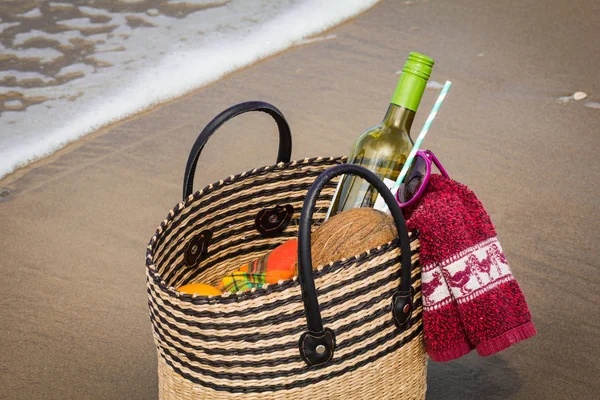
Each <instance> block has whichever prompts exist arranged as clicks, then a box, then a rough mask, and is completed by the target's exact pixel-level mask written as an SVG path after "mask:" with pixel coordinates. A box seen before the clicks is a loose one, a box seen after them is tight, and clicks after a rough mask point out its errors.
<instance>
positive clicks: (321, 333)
mask: <svg viewBox="0 0 600 400" xmlns="http://www.w3.org/2000/svg"><path fill="white" fill-rule="evenodd" d="M343 174H348V175H357V176H359V177H361V178H363V179H365V180H366V181H367V182H369V183H370V184H371V185H373V186H374V187H375V189H377V191H378V192H379V193H380V194H381V196H382V197H383V199H384V200H385V202H386V204H387V206H388V208H389V210H390V212H391V214H392V217H393V218H394V223H395V224H396V230H397V231H398V236H399V238H400V250H401V257H400V260H401V266H400V268H401V270H400V287H399V288H398V290H397V291H396V293H395V295H394V297H393V299H392V313H393V320H394V322H395V323H396V325H397V326H398V327H399V328H400V329H402V328H403V327H404V326H406V323H408V321H409V320H410V318H407V317H406V316H407V315H410V314H411V313H412V304H413V302H412V290H411V280H410V275H411V254H410V240H409V237H408V231H407V229H406V223H405V221H404V217H403V215H402V211H401V210H400V207H399V206H398V203H397V202H396V199H395V198H394V195H393V194H392V193H391V192H390V190H389V189H388V188H387V186H386V185H385V184H384V183H383V181H382V180H381V179H379V178H378V177H377V175H375V174H374V173H373V172H371V171H369V170H368V169H366V168H363V167H361V166H358V165H353V164H343V165H337V166H334V167H331V168H329V169H327V170H326V171H324V172H322V173H321V174H320V175H319V176H318V178H317V179H316V180H315V182H314V183H313V184H312V186H311V188H310V190H309V191H308V194H307V195H306V198H305V199H304V205H303V207H302V212H301V214H300V224H299V232H298V279H299V281H300V287H301V289H302V301H303V302H304V310H305V313H306V327H307V332H305V333H304V334H303V336H302V338H301V342H300V343H301V356H302V358H303V359H304V360H305V361H306V362H307V364H308V365H311V364H313V365H314V364H317V363H318V362H319V361H320V362H322V361H323V360H324V359H327V360H330V359H331V357H332V356H333V351H334V348H333V347H331V346H328V345H326V343H321V345H322V347H320V348H319V349H318V350H321V352H320V353H319V352H318V351H317V349H306V348H302V346H305V345H307V344H309V343H310V341H307V340H303V339H306V337H319V338H321V337H327V335H326V332H328V331H330V330H329V329H327V328H324V327H323V320H322V319H321V311H320V308H319V301H318V299H317V292H316V288H315V280H314V277H313V269H312V267H313V266H312V254H311V248H310V243H311V240H310V237H311V226H312V216H313V213H314V209H315V204H316V201H317V198H318V197H319V194H320V193H321V190H322V189H323V187H325V185H326V184H327V183H328V182H329V181H330V180H332V179H333V178H335V177H336V176H339V175H343ZM407 295H408V297H409V298H408V299H407ZM331 336H333V332H331ZM315 340H316V339H314V340H313V341H315ZM323 340H324V339H323ZM315 343H316V341H315ZM328 343H329V344H331V343H334V340H330V341H329V342H328ZM323 351H325V352H327V353H326V354H324V353H323ZM329 352H331V354H328V353H329ZM312 354H318V355H319V357H318V360H317V359H315V360H308V361H307V356H309V355H312ZM309 361H310V362H309Z"/></svg>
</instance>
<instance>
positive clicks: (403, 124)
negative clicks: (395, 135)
mask: <svg viewBox="0 0 600 400" xmlns="http://www.w3.org/2000/svg"><path fill="white" fill-rule="evenodd" d="M414 119H415V112H414V111H413V110H409V109H408V108H405V107H401V106H398V105H396V104H394V103H390V106H389V107H388V110H387V113H386V114H385V117H384V118H383V122H382V123H383V125H387V126H390V127H392V128H395V129H397V130H400V131H403V132H406V133H407V134H408V135H409V136H410V128H411V126H412V124H413V121H414Z"/></svg>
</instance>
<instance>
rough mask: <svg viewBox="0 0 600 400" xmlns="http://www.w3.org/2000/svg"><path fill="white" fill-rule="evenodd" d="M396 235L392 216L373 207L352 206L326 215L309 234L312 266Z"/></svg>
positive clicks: (361, 249) (384, 241)
mask: <svg viewBox="0 0 600 400" xmlns="http://www.w3.org/2000/svg"><path fill="white" fill-rule="evenodd" d="M396 237H397V233H396V225H395V224H394V218H392V216H391V215H389V214H386V213H384V212H381V211H378V210H375V209H373V208H367V207H364V208H353V209H350V210H347V211H343V212H341V213H339V214H336V215H334V216H333V217H331V218H329V219H328V220H327V221H325V222H324V223H323V224H321V225H320V226H319V227H317V228H315V230H314V232H313V233H312V237H311V249H312V261H313V267H317V266H319V265H324V264H328V263H330V262H332V261H337V260H341V259H342V258H349V257H353V256H355V255H358V254H360V253H363V252H365V251H367V250H369V249H372V248H375V247H378V246H381V245H383V244H385V243H388V242H390V241H391V240H393V239H394V238H396Z"/></svg>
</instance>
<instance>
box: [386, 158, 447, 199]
mask: <svg viewBox="0 0 600 400" xmlns="http://www.w3.org/2000/svg"><path fill="white" fill-rule="evenodd" d="M432 162H433V163H434V164H435V166H436V167H437V169H439V170H440V172H441V174H442V175H443V176H444V177H446V178H449V176H448V173H447V172H446V170H445V169H444V167H442V164H441V163H440V160H438V159H437V157H436V156H435V155H434V154H433V153H432V152H431V151H430V150H425V151H423V150H419V151H417V153H416V155H415V158H414V160H413V165H412V166H411V167H410V170H409V172H408V175H407V176H406V178H405V179H404V182H403V183H402V184H400V187H399V188H398V192H397V193H396V201H397V202H398V205H399V206H400V208H403V207H409V206H411V205H412V204H414V203H415V202H416V201H417V200H418V199H419V198H420V197H421V195H422V194H423V192H424V191H425V188H426V187H427V183H428V182H429V177H430V176H431V163H432Z"/></svg>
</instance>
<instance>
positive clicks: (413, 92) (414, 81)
mask: <svg viewBox="0 0 600 400" xmlns="http://www.w3.org/2000/svg"><path fill="white" fill-rule="evenodd" d="M433 64H434V61H433V60H432V59H431V58H429V57H427V56H425V55H423V54H419V53H410V54H409V55H408V60H406V64H404V68H402V74H401V75H400V79H399V80H398V86H396V92H395V93H394V95H393V96H392V103H393V104H396V105H397V106H400V107H404V108H408V109H409V110H413V111H415V112H416V111H417V108H419V103H420V102H421V97H423V92H424V91H425V85H427V80H428V79H429V76H430V75H431V68H432V67H433Z"/></svg>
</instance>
